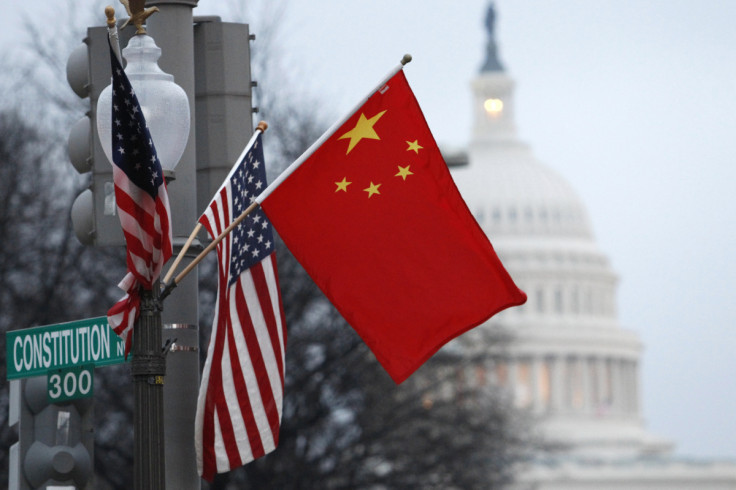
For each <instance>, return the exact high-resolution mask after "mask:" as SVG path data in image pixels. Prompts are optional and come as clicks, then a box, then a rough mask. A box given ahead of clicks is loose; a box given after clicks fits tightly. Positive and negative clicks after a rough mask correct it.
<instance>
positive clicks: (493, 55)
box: [480, 3, 503, 72]
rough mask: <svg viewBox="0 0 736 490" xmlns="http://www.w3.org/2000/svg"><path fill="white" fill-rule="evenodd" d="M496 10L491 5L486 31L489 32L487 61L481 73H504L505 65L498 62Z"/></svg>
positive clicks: (487, 15)
mask: <svg viewBox="0 0 736 490" xmlns="http://www.w3.org/2000/svg"><path fill="white" fill-rule="evenodd" d="M495 26H496V9H495V7H494V5H493V3H491V4H490V5H489V6H488V13H486V31H487V32H488V43H487V44H486V61H485V63H483V66H482V67H481V69H480V71H481V72H486V71H503V65H501V62H500V61H499V60H498V54H497V52H496V34H495V29H496V27H495Z"/></svg>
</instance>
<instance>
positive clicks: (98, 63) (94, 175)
mask: <svg viewBox="0 0 736 490" xmlns="http://www.w3.org/2000/svg"><path fill="white" fill-rule="evenodd" d="M107 36H108V35H107V28H106V27H90V28H88V29H87V36H86V37H85V38H84V42H83V44H81V45H80V46H78V47H77V48H76V49H75V50H74V51H72V54H71V55H70V56H69V59H68V61H67V65H66V77H67V81H68V82H69V86H70V87H71V89H72V90H73V91H74V93H75V94H77V95H78V96H79V97H80V98H83V99H84V98H87V99H89V110H87V111H86V112H85V115H84V116H83V117H82V118H80V119H79V120H78V121H77V122H76V123H74V125H73V126H72V128H71V131H70V132H69V142H68V152H69V160H70V161H71V163H72V165H73V166H74V168H75V169H76V170H77V171H78V172H79V173H81V174H87V173H89V174H90V180H89V186H88V188H87V189H85V190H83V191H82V192H81V193H80V194H79V196H77V198H76V200H75V201H74V204H73V205H72V224H73V227H74V232H75V234H76V235H77V238H78V239H79V241H80V242H82V243H83V244H85V245H98V246H106V245H115V246H122V245H124V244H125V240H124V237H123V232H122V229H121V227H120V220H119V218H118V216H117V208H116V206H115V185H114V183H113V177H112V165H111V164H110V163H109V162H108V160H107V157H105V153H104V151H103V150H102V145H101V143H100V139H99V137H98V135H97V124H96V120H95V118H96V114H97V99H98V97H99V96H100V93H101V92H102V89H104V88H105V87H106V86H107V85H109V84H110V79H111V72H110V50H109V47H108V41H107Z"/></svg>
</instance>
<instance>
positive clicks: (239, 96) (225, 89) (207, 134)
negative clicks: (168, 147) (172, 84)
mask: <svg viewBox="0 0 736 490" xmlns="http://www.w3.org/2000/svg"><path fill="white" fill-rule="evenodd" d="M253 38H254V36H250V34H249V31H248V25H247V24H238V23H231V22H221V21H220V19H219V17H195V18H194V95H195V101H196V104H195V114H196V118H195V124H196V126H195V132H196V135H197V145H196V146H197V212H198V213H202V212H203V211H204V209H205V207H206V206H207V204H209V202H210V199H212V196H214V195H215V193H216V192H217V190H218V189H219V187H220V185H221V184H222V182H223V181H224V180H225V178H226V177H227V175H228V173H229V172H230V169H231V168H232V166H233V164H234V163H235V160H236V159H237V158H238V156H240V153H241V151H242V150H243V148H244V147H245V145H246V144H247V143H248V140H250V137H251V135H252V134H253V116H252V112H253V110H252V108H251V107H252V86H253V83H252V82H251V77H250V40H251V39H253Z"/></svg>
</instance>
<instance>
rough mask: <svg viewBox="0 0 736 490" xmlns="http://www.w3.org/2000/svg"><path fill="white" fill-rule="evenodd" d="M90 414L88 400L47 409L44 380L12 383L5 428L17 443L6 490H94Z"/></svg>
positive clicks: (75, 401) (92, 427) (55, 405)
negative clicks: (61, 489) (65, 489)
mask: <svg viewBox="0 0 736 490" xmlns="http://www.w3.org/2000/svg"><path fill="white" fill-rule="evenodd" d="M93 412H94V411H93V401H92V398H80V399H77V400H73V401H70V402H67V403H63V404H53V403H50V401H49V398H48V385H47V378H46V376H35V377H32V378H26V379H18V380H12V381H10V414H9V419H8V423H9V425H10V426H11V427H12V426H16V428H17V430H18V442H16V443H15V444H13V445H12V446H11V448H10V475H9V482H8V483H9V485H8V488H12V489H19V490H27V489H28V490H30V489H35V488H50V487H53V486H69V485H73V486H74V487H75V488H77V489H83V490H92V488H93V461H94V420H93V418H94V413H93Z"/></svg>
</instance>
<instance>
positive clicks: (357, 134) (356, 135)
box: [338, 111, 386, 155]
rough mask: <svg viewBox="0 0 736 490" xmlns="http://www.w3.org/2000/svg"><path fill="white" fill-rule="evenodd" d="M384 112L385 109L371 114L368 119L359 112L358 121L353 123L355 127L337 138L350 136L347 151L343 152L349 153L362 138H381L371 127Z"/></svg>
mask: <svg viewBox="0 0 736 490" xmlns="http://www.w3.org/2000/svg"><path fill="white" fill-rule="evenodd" d="M385 113H386V111H383V112H379V113H378V114H376V115H375V116H373V117H372V118H370V119H367V118H366V117H365V114H363V113H361V114H360V117H359V118H358V122H357V123H356V124H355V127H354V128H353V129H351V130H350V131H348V132H347V133H345V134H343V135H342V136H340V137H339V138H338V139H340V140H341V139H345V138H350V144H348V151H347V152H345V154H346V155H347V154H348V153H350V150H352V149H353V148H355V145H357V144H358V143H359V142H360V140H362V139H363V138H368V139H371V140H380V139H381V138H379V137H378V134H377V133H376V131H375V130H374V129H373V125H374V124H376V122H378V120H379V119H381V116H383V115H384V114H385Z"/></svg>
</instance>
